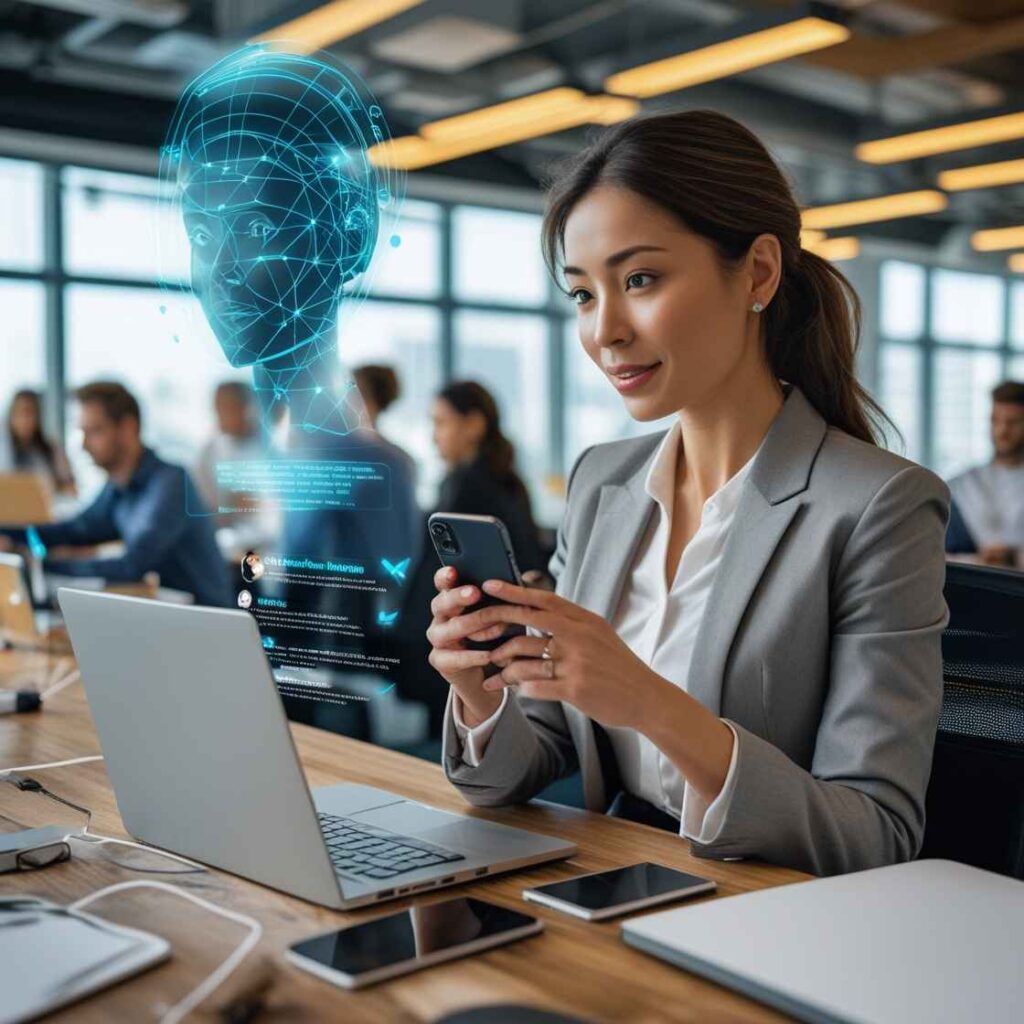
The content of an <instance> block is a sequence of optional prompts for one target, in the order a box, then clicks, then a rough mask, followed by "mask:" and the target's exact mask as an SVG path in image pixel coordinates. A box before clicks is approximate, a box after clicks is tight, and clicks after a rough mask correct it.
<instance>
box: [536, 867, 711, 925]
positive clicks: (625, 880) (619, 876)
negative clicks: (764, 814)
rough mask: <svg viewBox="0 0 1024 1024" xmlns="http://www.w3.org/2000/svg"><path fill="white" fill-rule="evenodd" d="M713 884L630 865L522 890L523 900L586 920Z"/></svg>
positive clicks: (678, 873) (661, 869) (671, 871)
mask: <svg viewBox="0 0 1024 1024" xmlns="http://www.w3.org/2000/svg"><path fill="white" fill-rule="evenodd" d="M714 888H715V883H714V882H712V881H711V880H710V879H707V878H700V877H699V876H697V875H688V874H687V873H686V872H685V871H676V870H675V869H673V868H666V867H663V866H662V865H661V864H631V865H630V866H629V867H626V868H614V869H613V870H611V871H598V872H595V873H594V874H591V875H578V876H577V877H576V878H568V879H566V880H565V881H564V882H554V883H552V884H551V885H539V886H537V888H536V889H524V890H523V899H524V900H529V901H530V902H532V903H543V904H544V905H545V906H548V907H551V908H552V909H553V910H561V911H562V912H563V913H565V914H572V915H573V916H574V917H582V918H583V919H584V920H586V921H600V920H603V919H604V918H606V917H617V916H619V915H620V914H628V913H630V912H631V911H634V910H641V909H643V908H644V907H653V906H654V905H655V904H657V903H667V902H668V901H669V900H678V899H683V898H684V897H686V896H696V895H697V894H698V893H702V892H712V891H713V890H714Z"/></svg>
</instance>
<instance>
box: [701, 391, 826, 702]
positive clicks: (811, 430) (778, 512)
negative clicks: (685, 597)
mask: <svg viewBox="0 0 1024 1024" xmlns="http://www.w3.org/2000/svg"><path fill="white" fill-rule="evenodd" d="M825 430H826V424H825V421H824V420H823V419H822V418H821V417H820V416H819V415H818V413H817V412H816V411H815V410H814V409H813V407H812V406H811V405H810V403H809V402H808V401H807V399H806V398H804V396H803V394H802V393H801V392H800V391H799V390H798V389H797V388H795V387H794V388H791V390H790V393H789V396H788V398H787V399H786V404H785V405H784V406H783V408H782V411H781V412H780V413H779V415H778V416H777V417H776V419H775V422H774V423H773V424H772V426H771V429H770V430H769V431H768V434H767V436H766V437H765V440H764V442H763V444H762V447H761V450H760V452H759V453H758V455H757V458H756V460H755V461H754V465H753V466H752V467H751V472H750V477H749V479H748V480H747V483H746V486H745V487H744V489H743V495H742V497H741V498H740V503H739V506H738V507H737V509H736V515H735V518H734V519H733V524H732V527H731V529H730V532H729V538H728V540H727V541H726V543H725V549H724V550H723V552H722V560H721V562H720V563H719V566H718V570H717V572H716V574H715V582H714V584H713V585H712V588H711V593H710V594H709V595H708V602H707V605H706V606H705V609H704V617H703V619H702V620H701V625H700V628H699V629H698V631H697V637H696V640H695V644H694V652H693V659H692V661H691V663H690V676H689V679H688V680H687V687H686V688H687V692H688V693H689V694H690V695H691V696H693V697H695V698H696V699H697V700H699V701H700V702H701V703H702V704H703V705H704V706H705V707H707V708H708V709H709V710H710V711H712V712H713V713H714V714H716V715H718V714H721V697H722V684H723V681H724V678H725V671H726V668H727V665H728V660H729V653H730V651H731V650H732V645H733V641H734V640H735V638H736V633H737V631H738V629H739V627H740V622H741V620H742V619H743V615H744V613H745V612H746V610H747V605H748V604H749V602H750V599H751V597H752V596H753V594H754V591H755V590H756V588H757V585H758V583H759V582H760V581H761V577H762V575H763V574H764V571H765V569H766V568H767V567H768V565H769V563H770V562H771V559H772V555H773V554H774V553H775V549H776V548H777V547H778V545H779V542H780V541H781V540H782V538H783V536H784V535H785V532H786V530H787V528H788V527H789V524H790V523H791V522H792V521H793V518H794V517H795V516H796V514H797V512H798V511H799V510H800V508H801V507H802V506H803V504H804V502H803V501H802V500H801V499H800V497H799V495H800V494H802V493H803V492H804V491H805V490H806V489H807V483H808V480H809V478H810V473H811V468H812V467H813V465H814V459H815V457H816V456H817V454H818V449H819V448H820V447H821V443H822V441H823V440H824V437H825Z"/></svg>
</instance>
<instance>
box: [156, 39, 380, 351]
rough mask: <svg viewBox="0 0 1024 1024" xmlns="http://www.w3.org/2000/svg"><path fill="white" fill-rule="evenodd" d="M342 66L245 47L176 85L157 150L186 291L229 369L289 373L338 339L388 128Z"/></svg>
mask: <svg viewBox="0 0 1024 1024" xmlns="http://www.w3.org/2000/svg"><path fill="white" fill-rule="evenodd" d="M388 137H389V136H388V133H387V126H386V124H385V122H384V118H383V115H382V112H381V110H380V107H379V106H377V105H376V104H375V103H374V102H373V101H372V98H370V97H369V95H368V93H367V91H366V89H365V87H364V86H363V85H362V83H359V82H358V81H357V80H356V79H355V77H354V76H352V75H349V74H347V73H344V72H342V71H341V70H340V69H339V68H337V67H334V66H332V65H330V64H327V63H325V62H324V61H322V60H319V59H316V58H313V57H305V56H297V55H293V54H288V53H282V52H276V51H274V50H268V49H265V48H263V47H246V48H244V49H242V50H239V51H237V52H236V53H233V54H231V55H230V56H228V57H226V58H224V59H223V60H222V61H220V62H219V63H217V64H215V65H214V66H213V67H212V68H210V69H209V70H208V71H206V72H204V73H203V74H202V75H200V76H199V77H198V78H197V79H196V80H195V81H194V82H192V83H191V84H190V85H189V86H188V87H187V88H186V89H185V91H184V93H183V94H182V97H181V100H180V101H179V103H178V107H177V110H176V111H175V115H174V119H173V121H172V123H171V128H170V132H169V134H168V139H167V143H166V145H165V146H164V148H163V150H162V157H163V160H162V169H163V175H164V180H165V181H166V182H173V183H174V185H175V190H176V194H177V195H178V197H179V198H180V202H181V212H182V216H183V218H184V222H185V228H186V231H187V233H188V238H189V244H190V248H191V279H192V288H193V290H194V292H195V293H196V295H197V296H198V297H199V300H200V303H201V305H202V308H203V312H204V314H205V315H206V318H207V320H208V321H209V323H210V326H211V327H212V328H213V331H214V333H215V334H216V336H217V340H218V341H219V342H220V345H221V347H222V348H223V350H224V354H225V355H226V356H227V359H228V361H229V362H230V363H231V365H232V366H253V365H256V364H262V365H265V366H266V367H267V368H268V369H272V370H280V371H288V370H299V369H302V368H303V367H305V366H308V365H309V364H310V363H312V362H313V361H315V360H316V359H318V358H322V357H323V356H324V354H325V349H329V348H331V347H333V346H334V345H335V344H336V325H337V317H338V304H339V301H340V299H341V297H342V294H343V293H347V294H351V295H353V296H356V297H358V296H360V295H362V294H365V290H366V282H365V278H366V276H367V275H366V272H367V269H368V267H369V266H370V263H371V260H372V257H373V252H374V247H375V243H376V240H377V234H378V231H379V229H380V221H381V214H382V210H383V209H385V208H387V207H390V206H392V205H393V204H394V202H395V196H394V182H393V181H392V180H391V176H390V175H389V173H388V172H387V171H386V170H379V169H378V168H376V167H374V166H373V165H372V164H371V163H370V160H369V158H368V156H367V150H368V149H369V148H370V147H371V146H374V145H376V144H377V143H379V142H381V141H386V140H387V138H388Z"/></svg>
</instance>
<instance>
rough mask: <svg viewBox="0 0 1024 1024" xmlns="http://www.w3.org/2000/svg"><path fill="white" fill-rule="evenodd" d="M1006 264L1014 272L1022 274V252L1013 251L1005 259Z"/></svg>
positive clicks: (1023, 267) (1023, 258) (1023, 260)
mask: <svg viewBox="0 0 1024 1024" xmlns="http://www.w3.org/2000/svg"><path fill="white" fill-rule="evenodd" d="M1006 265H1007V266H1008V267H1009V268H1010V270H1011V271H1013V273H1015V274H1024V252H1015V253H1014V254H1013V255H1012V256H1010V257H1009V259H1007V261H1006Z"/></svg>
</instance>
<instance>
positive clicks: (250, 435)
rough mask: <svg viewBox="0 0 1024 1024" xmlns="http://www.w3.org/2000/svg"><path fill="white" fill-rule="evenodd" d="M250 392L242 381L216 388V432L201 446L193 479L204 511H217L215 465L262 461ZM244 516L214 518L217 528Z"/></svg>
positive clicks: (236, 513) (226, 383) (229, 524)
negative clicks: (204, 507)
mask: <svg viewBox="0 0 1024 1024" xmlns="http://www.w3.org/2000/svg"><path fill="white" fill-rule="evenodd" d="M253 406H254V401H253V393H252V388H251V387H249V385H248V384H244V383H242V382H241V381H237V380H229V381H225V382H224V383H223V384H218V385H217V390H216V391H214V393H213V410H214V413H215V415H216V417H217V431H216V433H215V434H214V435H213V437H211V438H210V440H209V441H207V442H206V444H204V445H203V448H202V451H200V453H199V458H198V459H197V460H196V466H195V478H196V486H197V487H198V488H199V494H200V497H201V498H202V499H203V504H204V505H206V507H207V508H209V509H213V510H216V509H217V507H218V506H219V504H220V501H219V499H218V494H217V463H219V462H244V461H248V460H250V459H260V458H262V457H263V453H262V448H261V445H260V437H259V429H258V427H257V424H256V416H255V413H254V408H253ZM244 515H245V514H244V513H239V512H224V513H220V514H219V515H218V516H217V525H218V526H232V525H237V524H236V520H238V519H239V518H240V517H242V518H244Z"/></svg>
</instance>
